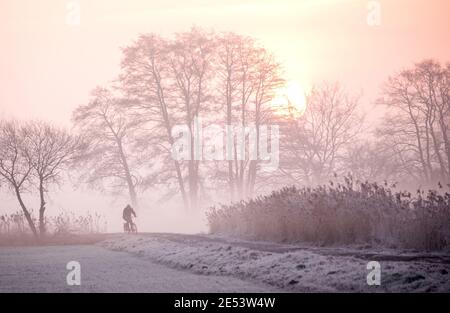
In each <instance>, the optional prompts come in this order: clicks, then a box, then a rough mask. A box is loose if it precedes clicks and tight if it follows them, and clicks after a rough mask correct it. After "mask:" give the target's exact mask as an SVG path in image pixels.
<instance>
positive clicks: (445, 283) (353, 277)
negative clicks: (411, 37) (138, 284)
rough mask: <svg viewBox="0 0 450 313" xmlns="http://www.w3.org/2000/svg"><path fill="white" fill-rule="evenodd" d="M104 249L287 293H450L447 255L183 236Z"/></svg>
mask: <svg viewBox="0 0 450 313" xmlns="http://www.w3.org/2000/svg"><path fill="white" fill-rule="evenodd" d="M99 245H101V246H103V247H106V248H108V249H112V250H115V251H122V252H128V253H132V254H133V255H135V256H137V257H138V258H142V259H147V260H149V261H152V262H157V263H159V264H163V265H166V266H169V267H173V268H176V269H180V270H187V271H191V272H194V273H196V274H202V275H214V276H217V275H219V276H233V277H236V278H239V279H242V280H244V281H253V282H260V283H265V284H268V285H270V286H273V287H276V288H279V289H281V290H285V291H294V292H449V291H450V280H449V275H450V274H449V273H450V266H449V265H448V256H447V254H444V253H442V252H432V253H413V252H406V251H399V250H390V249H369V250H365V248H350V247H347V248H345V247H340V248H326V247H325V248H318V247H316V248H314V247H306V246H303V247H300V246H296V245H288V244H275V243H264V242H258V243H256V242H248V241H241V240H239V239H230V238H226V237H218V236H217V237H216V236H210V235H177V234H149V235H132V236H125V235H122V236H117V237H114V238H111V239H109V240H106V241H103V242H101V243H99ZM371 260H377V261H379V262H380V264H381V268H382V274H381V285H380V286H376V285H375V286H369V285H368V284H367V274H368V273H369V271H368V270H367V263H368V262H369V261H371ZM149 279H151V277H149Z"/></svg>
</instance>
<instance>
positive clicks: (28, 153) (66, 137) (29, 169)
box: [0, 122, 80, 237]
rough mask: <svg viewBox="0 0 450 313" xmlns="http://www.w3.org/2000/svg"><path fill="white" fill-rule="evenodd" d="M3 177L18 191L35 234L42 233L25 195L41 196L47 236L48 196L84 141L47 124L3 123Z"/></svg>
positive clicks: (41, 221)
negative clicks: (30, 193) (32, 193)
mask: <svg viewBox="0 0 450 313" xmlns="http://www.w3.org/2000/svg"><path fill="white" fill-rule="evenodd" d="M0 132H1V134H0V147H1V149H0V176H1V177H2V178H3V179H4V180H5V181H6V182H7V183H8V185H9V187H10V188H11V189H12V190H13V191H14V193H15V195H16V198H17V200H18V202H19V204H20V207H21V208H22V211H23V213H24V215H25V218H26V219H27V222H28V225H29V226H30V229H31V231H32V232H33V234H34V235H35V236H36V237H37V236H38V231H37V229H36V225H35V222H34V220H33V217H32V214H31V212H30V210H29V209H28V207H27V205H26V204H25V202H24V200H23V193H24V192H30V191H32V190H33V189H34V188H35V187H37V190H38V192H39V234H40V235H41V236H44V235H45V231H46V229H45V211H46V201H45V195H46V193H48V191H49V188H50V186H51V185H52V184H55V183H58V182H60V181H61V179H63V176H62V175H61V171H62V170H64V169H67V168H68V167H69V165H70V163H71V161H72V160H73V158H74V157H75V155H76V153H77V151H78V148H79V147H80V141H79V140H78V138H76V137H73V136H71V135H70V134H69V133H67V132H66V131H65V130H62V129H57V128H55V127H52V126H51V125H49V124H47V123H44V122H29V123H26V124H19V123H17V122H2V124H1V126H0Z"/></svg>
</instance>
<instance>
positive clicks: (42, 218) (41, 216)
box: [39, 178, 46, 237]
mask: <svg viewBox="0 0 450 313" xmlns="http://www.w3.org/2000/svg"><path fill="white" fill-rule="evenodd" d="M44 196H45V195H44V184H43V181H42V178H40V179H39V197H40V200H41V201H40V205H39V234H40V236H41V237H43V236H45V231H46V229H45V198H44Z"/></svg>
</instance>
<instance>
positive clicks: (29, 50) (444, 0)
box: [0, 0, 450, 124]
mask: <svg viewBox="0 0 450 313" xmlns="http://www.w3.org/2000/svg"><path fill="white" fill-rule="evenodd" d="M71 2H79V4H80V9H81V11H80V13H81V15H80V16H81V18H80V25H79V26H75V27H73V26H70V25H67V23H66V19H67V14H68V7H67V4H68V3H71ZM369 2H370V1H368V0H291V1H288V0H286V1H280V0H273V1H272V0H267V1H264V0H240V1H238V0H216V1H214V0H194V1H186V0H164V1H156V0H120V1H119V0H79V1H69V0H39V1H36V0H0V45H1V46H0V47H1V49H0V116H3V117H11V116H13V117H19V118H42V119H49V120H52V121H56V122H58V123H61V124H67V123H68V122H69V120H70V116H71V112H72V110H73V109H74V108H75V107H76V106H77V105H80V104H85V103H86V102H87V100H88V96H89V92H90V90H91V89H93V88H94V87H95V86H96V85H99V84H105V83H107V82H108V81H109V80H112V79H114V78H115V77H116V76H117V74H118V73H119V62H120V57H121V53H120V49H119V48H120V47H123V46H126V45H129V44H130V43H131V42H132V41H133V40H134V39H136V38H137V36H138V35H139V34H140V33H146V32H157V33H162V34H164V35H170V34H172V33H174V32H177V31H184V30H188V29H189V28H190V27H191V26H193V25H196V26H200V27H204V28H207V29H214V30H216V31H235V32H237V33H241V34H246V35H251V36H253V37H255V38H257V39H259V40H260V41H261V42H262V43H263V44H264V45H265V46H266V47H267V48H268V49H269V50H271V51H273V52H274V53H275V54H276V55H277V56H278V59H279V60H280V61H281V62H283V63H284V65H285V68H286V75H287V77H288V79H291V80H295V81H298V82H300V84H302V85H305V86H308V85H311V84H313V83H314V82H320V81H324V80H331V81H335V80H339V81H341V82H342V83H343V84H344V85H346V86H347V89H349V90H351V91H354V92H356V93H357V92H360V91H361V90H363V91H364V94H365V97H364V101H365V105H366V107H368V108H370V107H371V102H372V101H373V99H374V98H375V97H376V95H377V93H378V90H379V86H380V84H381V83H382V82H383V81H384V80H385V79H386V78H387V77H388V75H390V74H392V73H393V72H395V71H397V70H400V69H401V68H404V67H406V66H410V65H411V64H412V63H413V62H416V61H420V60H421V59H423V58H429V57H433V58H436V59H438V60H440V61H443V62H447V61H450V41H449V39H450V38H449V30H450V18H449V16H448V15H449V13H450V1H448V0H430V1H426V0H380V1H379V3H380V4H381V25H380V26H376V27H371V26H369V25H368V24H367V15H368V13H369V10H368V5H369Z"/></svg>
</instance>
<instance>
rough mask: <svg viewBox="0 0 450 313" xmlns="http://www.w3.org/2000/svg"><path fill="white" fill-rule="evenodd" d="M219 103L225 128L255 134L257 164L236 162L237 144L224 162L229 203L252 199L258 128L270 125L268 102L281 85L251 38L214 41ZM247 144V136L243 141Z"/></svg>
mask: <svg viewBox="0 0 450 313" xmlns="http://www.w3.org/2000/svg"><path fill="white" fill-rule="evenodd" d="M216 40H217V42H218V52H217V54H218V58H217V59H218V61H217V65H216V67H217V73H218V76H219V77H218V78H219V87H218V96H217V98H218V99H219V102H220V103H221V104H222V106H223V108H225V120H226V125H230V126H231V125H233V124H234V125H238V126H240V127H242V128H245V127H247V126H249V125H252V126H254V127H255V131H256V140H255V141H256V151H257V154H258V156H257V158H256V160H250V159H249V158H248V151H247V153H246V158H244V159H239V158H238V156H237V149H236V142H234V143H233V144H234V151H233V155H232V156H231V158H228V159H229V160H228V162H227V180H228V186H229V193H230V199H231V200H237V199H243V198H247V197H251V196H252V195H253V192H254V188H255V182H256V178H257V171H258V163H259V148H260V147H259V138H260V127H261V125H262V124H263V123H264V122H269V119H270V116H271V114H270V113H271V109H270V102H271V100H272V99H273V98H274V96H275V93H276V92H277V90H278V89H279V88H281V87H282V86H283V84H284V80H283V79H282V76H281V75H282V70H281V65H280V64H279V63H277V62H276V61H275V59H274V57H273V56H272V55H271V54H270V53H269V52H268V51H267V50H265V49H264V48H263V47H261V46H259V45H258V44H257V43H256V42H255V41H254V40H253V39H252V38H249V37H245V36H240V35H237V34H234V33H226V34H222V35H220V36H218V37H217V39H216ZM246 140H248V136H247V137H246Z"/></svg>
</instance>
